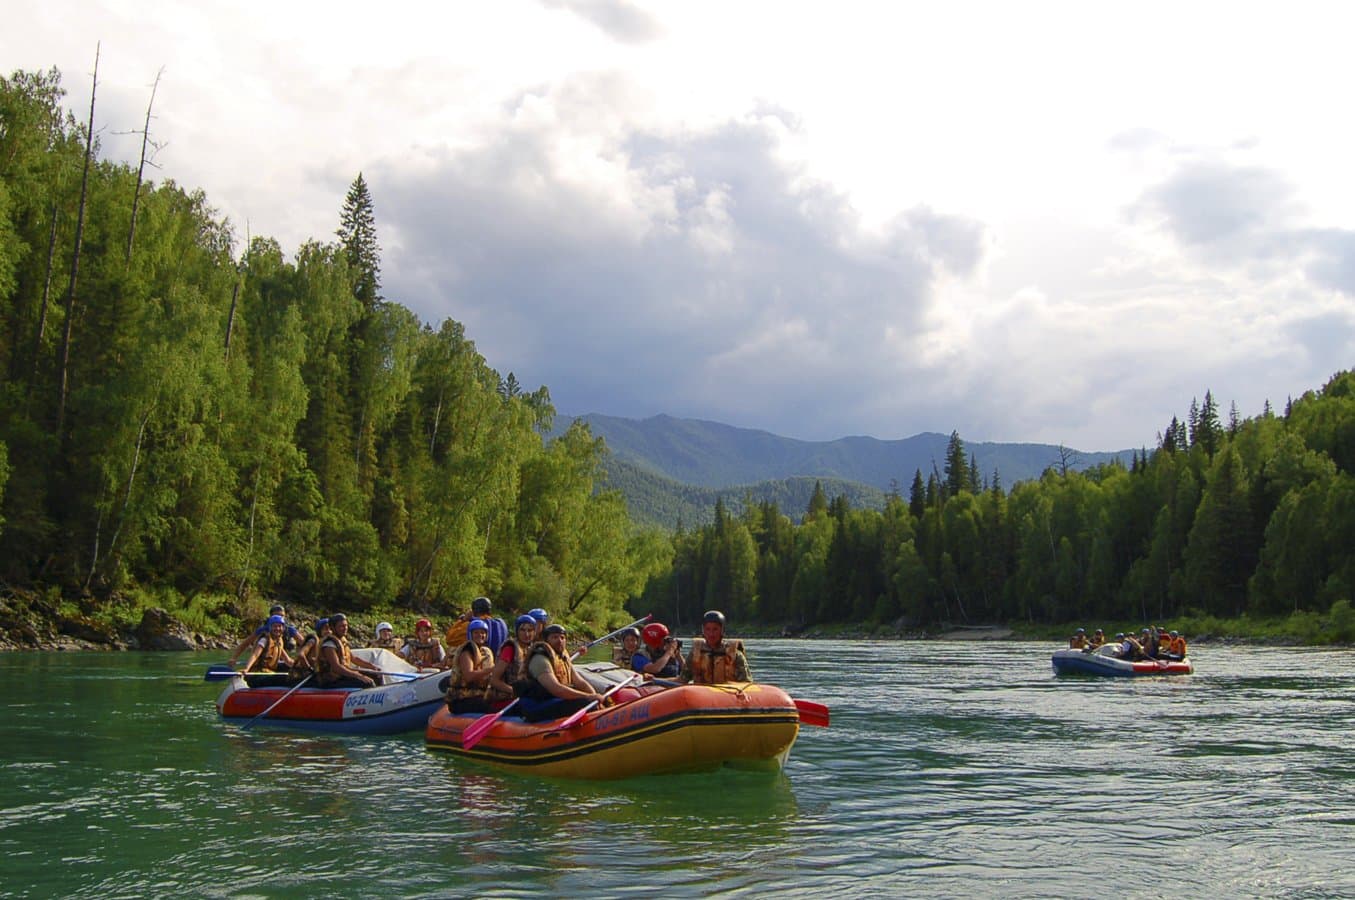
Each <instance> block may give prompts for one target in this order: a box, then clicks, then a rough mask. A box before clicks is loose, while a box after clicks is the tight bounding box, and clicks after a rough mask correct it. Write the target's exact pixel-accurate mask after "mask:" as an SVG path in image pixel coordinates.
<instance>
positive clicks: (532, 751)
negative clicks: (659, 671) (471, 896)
mask: <svg viewBox="0 0 1355 900" xmlns="http://www.w3.org/2000/svg"><path fill="white" fill-rule="evenodd" d="M578 668H580V670H581V671H583V672H584V674H585V677H587V678H588V679H589V681H591V682H594V684H595V686H596V687H598V688H599V689H600V690H605V689H606V686H607V685H608V684H614V683H615V682H616V681H617V680H619V679H620V678H623V677H625V675H626V674H627V673H626V672H625V670H624V669H620V668H617V667H616V666H613V665H611V664H610V663H592V664H588V665H586V666H580V667H578ZM616 696H617V698H626V699H623V700H622V702H619V703H617V704H616V705H614V706H611V707H608V708H606V709H595V710H593V711H591V712H589V713H588V714H587V715H586V716H585V717H584V718H583V720H582V721H580V722H579V723H578V724H577V725H574V726H573V727H572V728H570V729H568V730H567V731H561V730H559V724H560V721H559V720H556V721H547V722H527V721H524V720H523V719H521V718H518V717H516V716H513V715H512V714H511V713H510V714H508V715H505V716H503V717H502V718H500V719H499V721H498V722H497V723H496V724H495V725H494V727H493V728H492V729H490V731H489V733H488V734H486V735H485V737H483V738H482V739H481V740H480V741H479V742H478V743H476V744H475V745H474V746H472V747H471V748H470V749H469V750H468V749H466V748H464V747H463V746H461V734H462V732H463V731H465V729H466V728H468V727H469V726H470V725H471V724H472V723H474V722H475V721H476V720H477V719H479V718H480V717H479V716H478V715H454V714H452V713H451V712H449V711H448V710H447V708H446V707H445V706H444V707H443V708H442V709H439V710H438V711H437V712H435V713H434V714H433V717H432V718H431V719H429V720H428V728H427V731H426V732H425V735H424V739H425V743H426V744H427V745H428V747H429V748H430V749H433V750H444V751H447V752H449V753H453V754H456V755H458V756H463V757H465V758H467V759H474V760H478V761H480V762H486V763H490V764H492V765H495V766H499V767H502V768H506V769H511V770H513V771H516V772H528V773H531V774H533V775H544V776H550V777H556V778H589V779H605V778H627V777H630V776H633V775H649V774H656V773H664V772H685V771H699V770H704V769H713V768H717V767H719V766H722V765H730V766H734V767H738V768H754V769H768V770H773V771H775V770H778V769H780V768H781V766H783V765H784V764H785V761H786V757H787V756H789V755H790V748H791V745H793V744H794V743H795V738H796V735H797V734H798V733H799V729H800V719H799V712H798V710H797V709H796V708H795V701H794V700H792V699H791V697H790V695H789V694H787V693H786V692H785V691H783V690H781V689H780V688H778V687H775V686H774V685H770V684H756V683H743V682H732V683H729V684H718V685H682V686H680V687H664V686H661V685H657V684H644V685H641V686H639V687H638V688H635V689H632V688H622V689H621V690H620V691H618V692H617V694H616Z"/></svg>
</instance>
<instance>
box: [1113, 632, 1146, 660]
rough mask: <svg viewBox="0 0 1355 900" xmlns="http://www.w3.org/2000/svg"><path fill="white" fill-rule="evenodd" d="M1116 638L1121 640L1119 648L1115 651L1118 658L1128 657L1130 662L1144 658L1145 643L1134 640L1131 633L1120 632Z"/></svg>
mask: <svg viewBox="0 0 1355 900" xmlns="http://www.w3.org/2000/svg"><path fill="white" fill-rule="evenodd" d="M1115 640H1116V641H1118V642H1119V644H1120V646H1119V649H1117V650H1116V651H1115V657H1116V659H1127V660H1129V661H1130V662H1134V661H1136V660H1140V659H1143V645H1142V644H1140V643H1139V642H1138V641H1136V640H1134V636H1133V635H1130V634H1123V633H1118V634H1116V635H1115Z"/></svg>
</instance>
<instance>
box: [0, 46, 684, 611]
mask: <svg viewBox="0 0 1355 900" xmlns="http://www.w3.org/2000/svg"><path fill="white" fill-rule="evenodd" d="M63 94H64V91H63V89H62V87H61V79H60V75H59V73H58V72H57V71H56V70H55V69H53V70H51V71H49V72H41V73H26V72H16V73H15V74H14V75H13V76H12V77H10V78H0V373H3V379H4V380H3V388H2V389H0V498H2V500H3V503H2V504H0V578H3V579H4V581H5V583H6V584H8V585H10V586H35V587H39V588H51V587H57V588H60V590H61V591H62V593H63V594H64V595H65V596H67V597H85V598H93V603H94V605H96V606H99V607H100V608H101V609H104V610H105V611H106V608H107V607H110V606H117V605H118V604H119V603H128V604H130V603H132V602H133V601H131V600H129V599H128V598H129V597H130V596H134V595H136V594H138V592H140V593H144V592H146V591H162V592H167V593H171V594H174V595H175V596H178V597H181V598H188V602H190V603H191V602H194V601H193V598H202V599H200V600H198V601H196V602H199V603H200V604H209V605H211V606H213V608H211V609H205V610H200V612H203V613H204V614H205V615H206V616H208V617H210V616H212V615H214V614H216V613H218V612H220V613H221V614H222V615H224V616H230V615H234V614H240V615H243V614H245V610H246V609H247V606H246V605H244V604H243V603H241V601H242V600H244V599H246V598H250V597H262V596H274V597H284V598H288V599H291V600H297V599H304V600H305V601H306V602H307V603H308V604H310V605H313V606H315V607H318V608H322V609H323V608H331V607H345V608H349V609H361V608H365V607H368V606H371V605H373V604H382V605H392V604H397V605H401V606H408V607H413V608H418V609H426V610H430V611H444V612H450V611H453V610H458V609H462V608H465V606H466V605H467V604H468V602H469V600H470V599H471V598H473V597H474V596H476V595H477V594H488V595H490V596H492V597H494V598H495V600H496V602H498V603H499V604H500V608H503V609H512V608H514V607H528V606H538V605H540V606H546V607H548V608H550V609H552V611H554V612H556V613H557V614H558V615H559V616H561V617H562V618H566V619H569V620H573V621H580V622H582V621H590V622H595V623H602V622H606V621H611V620H612V619H614V618H615V617H616V616H618V615H621V610H622V606H623V604H624V603H625V601H626V600H627V598H629V597H631V596H633V595H635V594H636V593H638V592H639V590H640V589H641V588H642V586H643V584H644V583H645V580H646V579H647V578H648V577H649V575H650V573H651V572H654V571H661V570H663V569H665V568H666V567H667V563H668V560H667V558H666V557H665V555H664V554H665V553H666V552H667V545H666V541H665V540H664V539H663V538H662V536H659V535H655V534H645V533H639V532H636V531H635V530H634V529H633V528H632V527H631V523H630V521H629V518H628V516H627V514H626V511H625V507H624V503H623V500H622V498H621V496H620V494H619V493H618V492H615V491H601V490H597V489H596V488H597V485H596V482H597V480H598V478H599V475H600V472H601V459H602V454H603V453H604V452H605V448H604V447H603V446H602V442H601V441H600V440H595V439H594V438H593V437H592V436H591V435H590V434H589V432H588V431H587V429H586V428H583V427H578V426H576V427H574V428H571V429H570V430H569V431H568V432H566V433H565V434H564V435H563V436H561V437H560V438H558V439H556V440H553V441H550V442H549V443H548V442H546V441H545V440H544V439H543V435H544V434H546V433H547V432H548V431H549V429H550V426H551V422H552V418H553V416H554V410H553V408H552V406H551V404H550V398H549V395H548V393H547V391H546V389H545V388H541V389H540V390H537V391H535V392H524V391H523V390H522V388H521V387H520V386H519V385H518V384H517V381H516V379H515V378H514V377H513V375H512V374H511V373H510V374H509V375H508V376H507V377H506V378H501V377H500V376H499V374H498V373H497V372H495V371H494V370H493V369H491V368H490V367H489V366H488V365H487V364H486V361H485V360H484V358H483V357H481V356H480V354H479V353H477V352H476V348H475V345H474V343H473V342H472V341H471V340H469V339H468V338H467V336H466V334H465V331H464V329H463V327H462V326H461V325H460V324H459V323H457V322H454V321H450V320H449V321H446V322H444V323H443V324H442V325H441V326H440V327H438V328H431V327H428V326H425V325H422V324H421V323H420V322H419V321H418V319H417V318H416V317H415V316H414V314H413V313H411V312H410V311H409V310H408V309H406V308H405V307H403V306H401V305H399V304H397V303H393V302H389V301H387V300H385V299H383V298H382V296H381V294H380V284H381V282H380V263H379V258H380V248H379V245H378V244H377V240H376V221H375V216H374V212H373V204H372V199H371V195H370V192H369V191H368V188H367V185H366V183H365V181H364V180H363V179H362V177H361V175H359V176H358V178H357V180H356V181H354V183H353V186H352V189H351V190H350V191H349V193H348V196H347V198H346V199H345V200H344V202H343V204H342V209H341V210H336V211H337V212H338V216H337V221H338V226H339V227H338V231H337V239H336V240H333V241H328V242H324V241H311V242H308V243H306V244H305V245H304V246H302V247H301V248H300V249H299V250H298V251H297V253H296V255H295V258H294V259H290V260H289V259H287V258H285V257H284V254H283V253H282V251H281V249H280V248H279V246H278V244H277V243H276V242H275V241H273V240H270V239H268V238H264V237H256V238H255V239H254V240H253V241H252V242H251V243H250V245H249V246H248V247H247V248H244V249H243V252H242V253H239V255H237V252H238V251H237V248H236V246H235V235H234V233H233V232H232V229H231V227H230V225H229V224H228V223H227V222H225V221H223V220H221V219H220V218H218V217H217V216H216V214H215V213H214V211H213V210H212V209H211V207H210V206H209V205H208V202H207V199H206V198H205V197H204V196H203V195H202V193H200V192H190V191H186V190H184V189H182V188H180V187H179V186H177V185H176V184H174V183H173V182H171V181H165V182H162V183H160V184H158V185H157V184H152V183H150V182H149V181H145V180H143V171H142V169H143V168H144V166H138V167H132V166H129V165H126V164H120V163H110V162H106V161H102V160H99V159H98V142H97V140H91V133H90V124H89V123H85V122H77V121H76V120H75V119H74V118H73V116H72V115H70V114H69V113H66V112H64V111H63V107H62V97H63ZM94 118H95V116H94V103H93V101H92V102H91V109H90V122H93V121H94ZM149 120H150V117H149V115H148V117H147V121H149ZM336 200H337V198H336ZM338 205H339V204H338V203H337V202H336V207H338ZM217 607H219V609H218V608H217ZM85 611H86V612H88V611H89V610H88V609H86V610H85ZM233 611H234V612H233ZM250 614H252V612H251V613H250Z"/></svg>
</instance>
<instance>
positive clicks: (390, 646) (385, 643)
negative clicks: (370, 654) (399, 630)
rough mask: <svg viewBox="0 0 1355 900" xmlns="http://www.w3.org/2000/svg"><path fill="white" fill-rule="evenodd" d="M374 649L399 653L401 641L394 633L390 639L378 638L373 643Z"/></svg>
mask: <svg viewBox="0 0 1355 900" xmlns="http://www.w3.org/2000/svg"><path fill="white" fill-rule="evenodd" d="M372 646H373V647H380V648H381V649H382V650H390V651H398V650H399V649H400V647H401V644H400V639H399V638H398V637H396V636H395V634H394V633H392V634H391V636H390V637H388V638H384V639H383V638H377V639H376V640H374V641H372Z"/></svg>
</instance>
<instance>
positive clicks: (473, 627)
mask: <svg viewBox="0 0 1355 900" xmlns="http://www.w3.org/2000/svg"><path fill="white" fill-rule="evenodd" d="M472 631H483V632H484V633H485V634H489V623H488V622H486V621H485V620H484V619H471V622H470V624H469V625H467V626H466V637H470V633H471V632H472Z"/></svg>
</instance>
